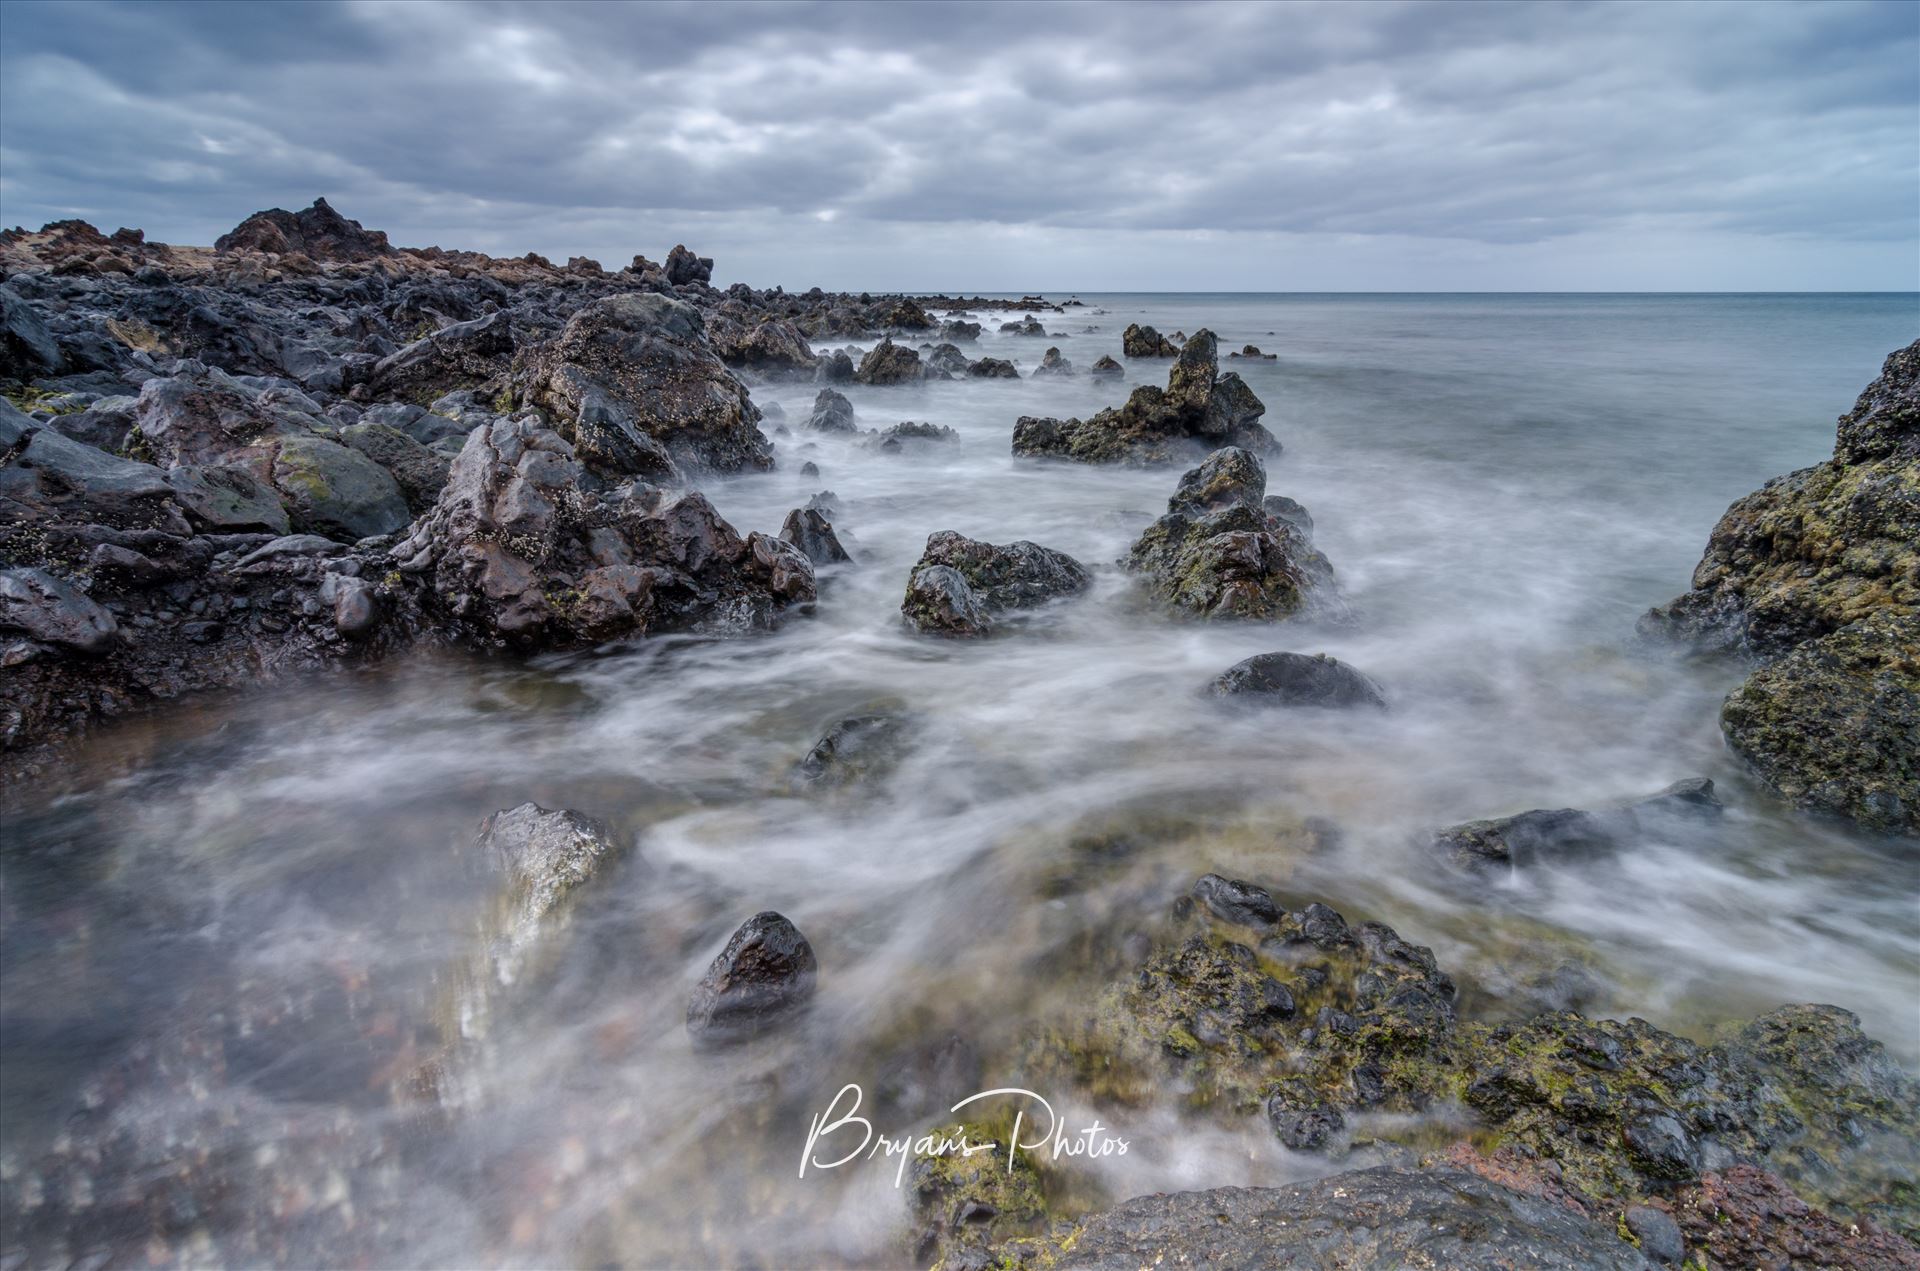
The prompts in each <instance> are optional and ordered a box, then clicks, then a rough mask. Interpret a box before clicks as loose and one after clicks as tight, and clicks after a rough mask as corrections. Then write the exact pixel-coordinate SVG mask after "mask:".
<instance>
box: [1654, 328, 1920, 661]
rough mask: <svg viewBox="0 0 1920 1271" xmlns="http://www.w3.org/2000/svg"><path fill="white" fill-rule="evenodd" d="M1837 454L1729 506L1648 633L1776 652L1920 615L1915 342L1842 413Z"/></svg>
mask: <svg viewBox="0 0 1920 1271" xmlns="http://www.w3.org/2000/svg"><path fill="white" fill-rule="evenodd" d="M1837 434H1838V435H1837V438H1836V443H1835V446H1834V456H1833V458H1832V459H1830V460H1828V461H1827V462H1825V463H1822V464H1818V465H1816V466H1814V467H1811V468H1804V469H1802V470H1801V471H1799V472H1795V473H1791V474H1789V475H1787V476H1784V477H1779V478H1776V479H1775V480H1773V481H1769V482H1768V483H1767V484H1766V485H1765V486H1763V487H1762V488H1761V489H1759V490H1756V491H1754V492H1753V493H1752V494H1749V495H1747V496H1746V497H1745V498H1743V499H1741V500H1739V501H1738V502H1736V503H1735V504H1734V505H1733V506H1732V507H1730V508H1728V509H1727V513H1726V515H1725V516H1723V517H1722V518H1721V519H1720V523H1719V524H1718V525H1716V526H1714V529H1713V535H1712V537H1711V538H1709V539H1708V540H1707V551H1706V555H1705V556H1703V557H1702V558H1701V560H1700V564H1699V566H1698V567H1697V568H1695V570H1694V572H1693V590H1692V591H1690V592H1688V593H1687V594H1686V595H1684V596H1681V597H1680V598H1679V599H1677V600H1674V601H1673V602H1672V603H1670V604H1668V605H1665V606H1662V607H1660V608H1657V609H1655V610H1653V611H1652V612H1651V613H1649V614H1648V615H1647V616H1646V617H1645V618H1643V619H1642V620H1641V630H1642V631H1643V632H1644V633H1646V634H1649V635H1658V636H1661V637H1664V638H1667V639H1672V640H1676V641H1679V642H1682V643H1684V644H1686V645H1689V646H1691V647H1694V648H1698V649H1705V650H1733V651H1735V652H1741V653H1747V654H1751V655H1756V656H1760V657H1769V656H1777V655H1779V654H1781V653H1784V652H1785V651H1786V650H1788V649H1790V648H1792V647H1793V646H1794V645H1795V644H1797V643H1799V642H1800V641H1801V640H1806V639H1811V638H1813V637H1815V636H1820V635H1825V634H1826V633H1827V632H1829V631H1836V630H1838V629H1839V628H1841V627H1844V626H1846V625H1848V624H1849V623H1852V622H1857V621H1859V620H1860V619H1861V618H1865V617H1867V616H1869V615H1871V614H1875V613H1879V612H1882V611H1891V612H1894V613H1914V612H1920V341H1915V342H1914V343H1913V344H1910V345H1908V346H1907V347H1906V348H1904V349H1900V350H1898V351H1897V352H1894V353H1892V354H1889V355H1888V357H1887V360H1886V364H1885V366H1884V368H1883V369H1882V371H1881V374H1880V378H1878V379H1876V380H1875V381H1874V382H1873V383H1871V384H1869V385H1868V386H1867V388H1866V390H1865V391H1864V392H1862V393H1861V394H1860V399H1859V401H1858V402H1856V403H1855V405H1854V408H1853V410H1851V411H1849V412H1848V413H1847V414H1845V415H1843V416H1841V418H1840V421H1839V427H1838V430H1837Z"/></svg>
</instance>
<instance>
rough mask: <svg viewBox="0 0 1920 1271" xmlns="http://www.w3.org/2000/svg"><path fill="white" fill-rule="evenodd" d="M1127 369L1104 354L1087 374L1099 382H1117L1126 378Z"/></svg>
mask: <svg viewBox="0 0 1920 1271" xmlns="http://www.w3.org/2000/svg"><path fill="white" fill-rule="evenodd" d="M1126 373H1127V368H1126V367H1124V366H1122V365H1120V363H1118V362H1116V361H1114V359H1113V358H1112V356H1111V355H1109V354H1106V353H1102V354H1101V355H1100V356H1099V358H1098V359H1097V360H1096V361H1095V362H1094V364H1093V366H1092V368H1091V369H1090V370H1089V371H1088V372H1087V374H1089V375H1091V376H1093V378H1094V379H1097V380H1117V379H1122V378H1124V377H1125V376H1126Z"/></svg>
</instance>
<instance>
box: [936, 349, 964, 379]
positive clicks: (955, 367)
mask: <svg viewBox="0 0 1920 1271" xmlns="http://www.w3.org/2000/svg"><path fill="white" fill-rule="evenodd" d="M927 367H928V369H930V370H935V371H943V372H945V373H946V374H948V375H964V374H966V372H967V355H966V354H964V353H962V352H961V351H960V350H959V349H957V348H955V347H954V346H953V345H951V344H936V345H934V346H933V347H932V348H931V349H929V350H927Z"/></svg>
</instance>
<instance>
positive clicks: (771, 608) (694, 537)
mask: <svg viewBox="0 0 1920 1271" xmlns="http://www.w3.org/2000/svg"><path fill="white" fill-rule="evenodd" d="M393 554H394V558H395V559H396V560H399V561H400V562H401V566H400V568H401V570H402V571H403V572H404V573H407V574H411V575H420V576H423V577H424V578H425V579H426V580H427V582H428V585H429V587H430V590H431V593H432V595H431V599H432V600H433V602H434V603H435V604H436V606H437V607H438V608H439V609H441V610H442V611H443V612H444V613H446V614H447V615H448V616H449V617H450V618H451V619H452V620H453V621H455V622H456V623H457V624H459V625H460V626H461V627H462V628H463V629H464V630H465V631H466V632H468V633H469V634H470V636H471V637H473V638H476V639H479V640H481V641H482V642H485V643H496V642H504V643H508V644H512V645H517V646H520V647H523V648H524V647H534V648H547V647H567V646H572V645H579V644H590V643H598V642H600V641H603V640H612V639H621V638H626V637H631V636H637V635H641V634H644V633H646V632H648V631H654V630H680V629H687V628H698V629H701V630H709V631H741V630H750V629H754V628H759V627H765V626H767V625H770V624H771V623H772V622H773V621H774V619H775V618H776V616H777V615H778V614H779V613H781V612H782V611H784V610H786V609H788V608H791V607H792V606H794V605H799V604H804V603H807V602H810V601H812V600H813V599H814V594H815V591H814V579H813V568H812V566H811V564H810V563H809V562H808V560H807V558H806V556H805V555H804V554H803V553H802V552H801V551H800V550H799V549H798V548H797V547H794V546H792V545H791V544H789V543H785V542H782V541H780V540H778V539H775V538H772V537H770V536H768V535H763V534H757V533H756V534H752V535H749V536H748V537H747V538H745V539H742V538H741V537H740V535H739V534H737V533H736V532H735V531H734V529H733V527H732V526H730V525H728V524H727V523H726V522H725V521H724V520H722V519H721V518H720V514H719V513H718V512H716V511H715V510H714V508H713V505H712V504H711V503H709V502H708V501H707V499H706V497H705V496H704V495H701V494H698V493H695V492H691V491H688V492H681V493H673V492H669V491H666V490H662V489H659V488H656V487H651V486H645V485H640V484H637V483H631V482H629V483H626V484H623V485H620V486H616V487H612V488H607V487H605V486H604V485H602V484H601V483H599V482H597V481H595V480H594V479H593V478H592V476H591V474H590V473H588V472H587V470H586V469H585V466H584V465H583V464H582V463H581V462H580V460H579V458H578V457H577V456H576V455H575V453H574V450H573V447H572V446H570V445H569V444H568V443H567V441H566V439H565V438H563V437H561V436H560V435H559V434H558V433H556V432H554V431H553V430H551V429H548V428H546V427H544V426H542V425H540V424H539V423H537V422H535V421H532V420H526V419H521V420H501V421H498V422H496V423H494V424H493V425H491V426H489V427H486V428H479V429H475V430H474V432H473V433H472V435H470V436H469V437H468V438H467V444H466V447H465V449H463V450H462V451H461V452H460V456H459V458H457V459H456V460H454V463H453V468H452V471H451V472H450V473H449V475H448V479H447V485H446V488H445V489H444V490H442V491H441V493H440V498H439V500H438V501H437V502H436V503H435V504H434V506H433V509H432V511H430V512H429V513H427V514H426V515H425V516H423V517H421V518H420V519H419V521H417V522H416V523H415V524H414V527H413V531H412V533H411V534H410V535H409V536H408V538H407V539H406V540H405V541H403V542H402V543H400V544H399V545H398V546H396V547H395V548H394V553H393Z"/></svg>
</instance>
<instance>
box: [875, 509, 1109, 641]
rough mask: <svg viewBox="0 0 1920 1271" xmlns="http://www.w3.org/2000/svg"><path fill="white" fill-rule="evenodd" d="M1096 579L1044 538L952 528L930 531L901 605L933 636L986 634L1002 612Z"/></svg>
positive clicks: (907, 615) (1072, 592) (917, 626)
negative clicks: (991, 537)
mask: <svg viewBox="0 0 1920 1271" xmlns="http://www.w3.org/2000/svg"><path fill="white" fill-rule="evenodd" d="M1092 583H1093V579H1092V576H1091V575H1090V574H1088V573H1087V569H1086V566H1084V565H1082V564H1081V563H1080V562H1079V561H1077V560H1074V559H1073V558H1072V557H1071V556H1068V555H1066V554H1065V553H1064V552H1056V551H1054V550H1053V549H1051V548H1047V547H1042V546H1040V545H1039V544H1038V543H1029V542H1025V541H1022V542H1018V543H1008V544H1005V545H1004V546H1002V545H996V544H993V543H982V542H979V541H978V540H976V539H970V538H967V537H966V536H965V535H961V534H956V533H954V532H953V531H952V530H941V531H940V532H938V533H936V534H932V535H929V536H928V538H927V547H926V550H925V551H924V552H922V553H921V554H920V560H919V562H918V563H917V564H916V565H914V567H913V574H912V576H911V578H910V579H909V580H908V583H907V598H906V600H905V601H903V602H902V604H901V606H900V612H901V614H902V615H903V616H904V617H905V618H906V621H907V625H908V626H910V627H912V628H913V629H914V630H916V631H919V632H922V633H924V634H927V635H942V636H961V637H980V636H986V635H990V634H992V633H993V631H994V630H995V629H996V627H997V625H998V622H997V619H999V618H1000V617H1001V616H1003V615H1006V614H1010V613H1015V612H1019V611H1022V610H1029V609H1033V608H1036V607H1038V606H1040V605H1043V604H1046V603H1047V602H1048V601H1051V600H1055V599H1058V598H1060V597H1063V596H1071V595H1075V594H1078V593H1079V592H1083V591H1085V590H1086V589H1087V588H1088V587H1090V586H1091V585H1092Z"/></svg>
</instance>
